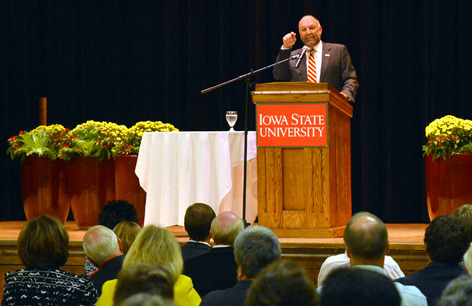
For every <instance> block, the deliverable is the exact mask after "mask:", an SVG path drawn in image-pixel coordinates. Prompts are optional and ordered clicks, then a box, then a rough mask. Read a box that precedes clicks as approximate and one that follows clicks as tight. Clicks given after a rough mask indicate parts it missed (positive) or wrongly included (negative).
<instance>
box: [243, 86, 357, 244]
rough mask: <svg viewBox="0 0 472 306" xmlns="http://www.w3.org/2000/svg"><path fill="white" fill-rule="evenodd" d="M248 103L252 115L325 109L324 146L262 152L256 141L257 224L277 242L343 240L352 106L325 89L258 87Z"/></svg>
mask: <svg viewBox="0 0 472 306" xmlns="http://www.w3.org/2000/svg"><path fill="white" fill-rule="evenodd" d="M252 100H253V102H254V103H255V104H256V115H257V113H258V110H259V108H260V106H266V107H267V108H270V107H271V106H272V105H273V106H276V105H286V106H289V105H294V104H297V105H304V106H308V105H312V104H322V105H323V104H324V105H325V106H326V123H327V124H326V126H327V131H326V132H327V145H326V146H320V147H317V146H310V147H307V146H302V147H300V146H298V147H294V146H291V147H287V146H278V147H271V146H265V147H261V146H259V142H260V139H258V148H257V177H258V185H257V188H258V220H259V224H260V225H263V226H266V227H268V228H270V229H271V230H272V231H273V232H274V233H275V234H276V235H277V236H279V237H305V238H317V237H320V238H322V237H340V236H342V235H343V233H344V228H345V226H346V224H347V223H348V222H349V220H350V218H351V118H352V114H353V110H352V106H351V105H350V104H349V103H348V102H347V100H346V98H344V96H342V95H341V94H340V93H339V92H338V91H337V90H336V89H335V88H334V87H332V86H330V85H328V84H325V83H314V84H313V83H300V82H297V83H292V82H290V83H266V84H258V85H256V89H255V91H253V92H252ZM257 116H258V115H257ZM261 117H262V115H261ZM257 121H258V127H257V128H258V129H259V128H260V126H259V118H258V120H257ZM259 132H260V130H258V131H257V134H258V137H262V136H260V133H259Z"/></svg>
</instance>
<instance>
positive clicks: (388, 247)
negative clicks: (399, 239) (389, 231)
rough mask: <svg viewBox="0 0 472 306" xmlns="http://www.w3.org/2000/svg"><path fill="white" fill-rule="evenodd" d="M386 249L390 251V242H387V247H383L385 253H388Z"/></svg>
mask: <svg viewBox="0 0 472 306" xmlns="http://www.w3.org/2000/svg"><path fill="white" fill-rule="evenodd" d="M388 251H390V243H387V247H386V248H385V255H386V254H388Z"/></svg>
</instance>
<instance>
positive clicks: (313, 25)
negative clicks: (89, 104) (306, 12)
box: [298, 16, 322, 48]
mask: <svg viewBox="0 0 472 306" xmlns="http://www.w3.org/2000/svg"><path fill="white" fill-rule="evenodd" d="M298 30H299V32H300V38H301V40H302V41H303V43H304V44H305V45H306V46H308V47H310V48H313V47H314V46H316V45H317V44H318V43H319V42H320V40H321V30H322V29H321V25H320V23H319V22H318V20H316V19H315V18H313V17H312V16H305V17H303V18H302V19H301V20H300V22H299V23H298Z"/></svg>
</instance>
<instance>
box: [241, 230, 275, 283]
mask: <svg viewBox="0 0 472 306" xmlns="http://www.w3.org/2000/svg"><path fill="white" fill-rule="evenodd" d="M280 254H281V248H280V243H279V240H278V238H277V236H276V235H275V234H274V233H273V232H272V231H271V230H270V229H268V228H266V227H263V226H254V227H250V228H248V229H246V230H244V231H242V232H241V233H240V234H239V235H238V237H236V240H235V241H234V258H235V260H236V263H237V264H238V266H240V267H241V269H242V271H243V273H244V275H245V276H247V277H248V278H253V277H255V276H256V274H257V273H258V272H259V271H260V270H262V269H263V268H265V267H266V266H267V265H269V264H270V263H272V262H274V261H276V260H279V259H280Z"/></svg>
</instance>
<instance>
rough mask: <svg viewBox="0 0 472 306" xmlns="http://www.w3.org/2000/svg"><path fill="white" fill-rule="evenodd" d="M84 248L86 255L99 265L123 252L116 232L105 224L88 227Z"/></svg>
mask: <svg viewBox="0 0 472 306" xmlns="http://www.w3.org/2000/svg"><path fill="white" fill-rule="evenodd" d="M83 248H84V253H85V255H87V257H88V258H90V260H91V261H92V262H93V263H94V264H95V265H97V266H98V267H102V266H103V265H104V264H106V263H107V262H108V261H109V260H111V259H113V258H115V257H117V256H120V255H122V254H123V252H122V251H121V247H120V243H119V241H118V237H116V234H115V233H114V232H113V231H112V230H111V229H109V228H108V227H105V226H103V225H96V226H93V227H91V228H89V229H88V231H87V233H85V236H84V241H83Z"/></svg>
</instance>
